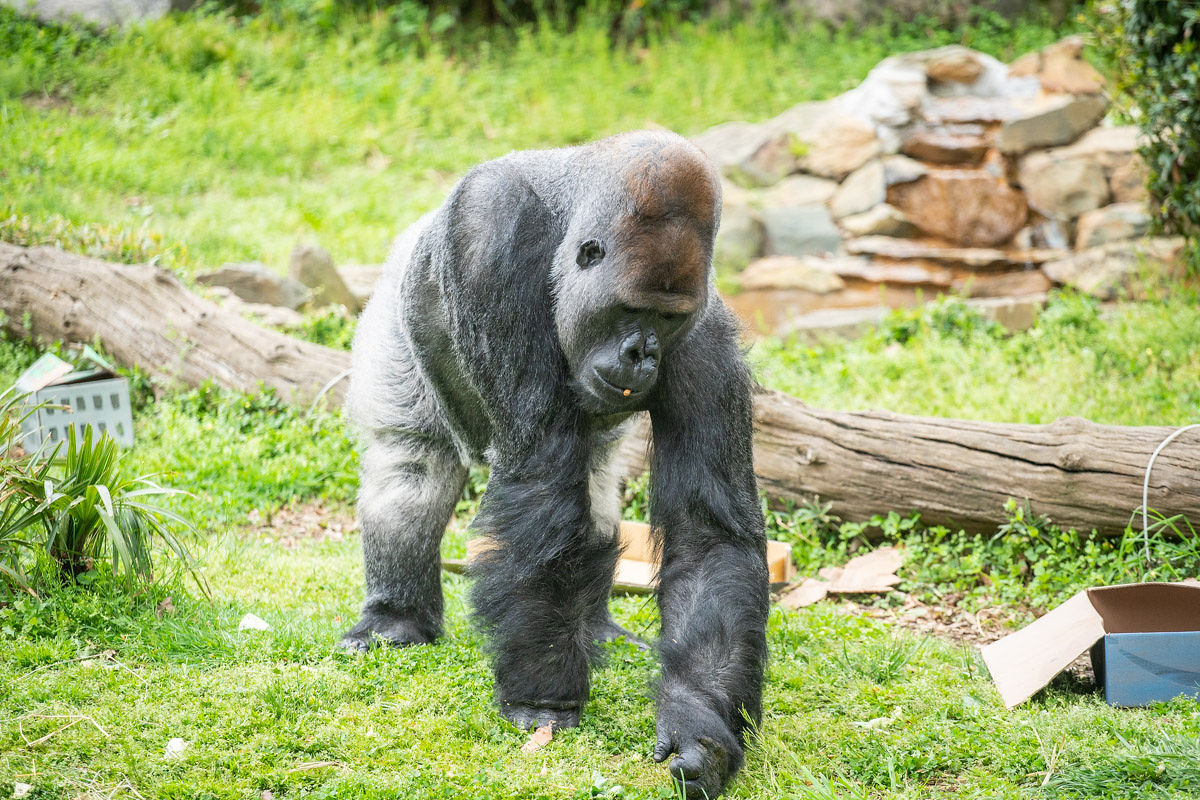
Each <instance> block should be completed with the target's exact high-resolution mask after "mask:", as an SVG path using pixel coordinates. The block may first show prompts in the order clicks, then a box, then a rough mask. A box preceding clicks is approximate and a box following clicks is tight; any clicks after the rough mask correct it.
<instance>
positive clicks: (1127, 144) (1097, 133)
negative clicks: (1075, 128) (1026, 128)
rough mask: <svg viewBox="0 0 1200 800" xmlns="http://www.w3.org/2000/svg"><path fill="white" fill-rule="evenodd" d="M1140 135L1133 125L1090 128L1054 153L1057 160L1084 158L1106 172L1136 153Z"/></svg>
mask: <svg viewBox="0 0 1200 800" xmlns="http://www.w3.org/2000/svg"><path fill="white" fill-rule="evenodd" d="M1139 137H1140V134H1139V133H1138V129H1137V128H1136V127H1134V126H1133V125H1115V126H1109V125H1102V126H1100V127H1098V128H1092V129H1091V130H1090V131H1088V132H1087V133H1085V134H1084V135H1083V136H1080V137H1079V140H1078V141H1076V142H1075V143H1074V144H1071V145H1068V146H1067V147H1060V148H1058V149H1056V150H1055V151H1054V154H1055V156H1056V157H1057V158H1060V159H1072V158H1086V159H1090V160H1092V161H1095V162H1097V163H1098V164H1100V166H1102V167H1104V169H1106V170H1110V169H1115V168H1117V167H1119V166H1121V165H1122V164H1125V163H1126V162H1127V161H1128V160H1129V158H1130V157H1131V156H1132V155H1133V154H1134V153H1135V152H1136V151H1137V148H1138V139H1139Z"/></svg>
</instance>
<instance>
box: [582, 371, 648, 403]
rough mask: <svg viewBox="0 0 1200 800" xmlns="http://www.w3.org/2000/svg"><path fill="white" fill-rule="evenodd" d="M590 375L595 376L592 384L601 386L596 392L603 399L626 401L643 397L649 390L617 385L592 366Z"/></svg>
mask: <svg viewBox="0 0 1200 800" xmlns="http://www.w3.org/2000/svg"><path fill="white" fill-rule="evenodd" d="M592 377H593V378H595V380H594V381H593V385H595V386H598V387H600V388H601V391H600V392H597V394H599V395H600V396H601V399H604V400H617V401H626V402H628V401H632V400H637V399H638V398H640V397H644V396H645V394H646V392H648V391H649V389H648V388H647V389H640V390H639V389H632V388H630V387H626V386H617V385H616V384H615V383H613V382H612V381H609V380H606V379H605V378H604V376H603V375H601V374H600V372H599V370H597V369H595V368H594V367H593V368H592Z"/></svg>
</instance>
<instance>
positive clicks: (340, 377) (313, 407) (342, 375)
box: [305, 369, 1157, 455]
mask: <svg viewBox="0 0 1200 800" xmlns="http://www.w3.org/2000/svg"><path fill="white" fill-rule="evenodd" d="M349 374H350V370H349V369H345V370H342V371H341V372H339V373H338V374H337V375H334V376H333V378H332V379H330V381H329V383H327V384H325V385H324V386H322V387H321V391H319V392H317V396H316V397H314V398H313V401H312V405H311V406H309V407H308V413H307V414H305V416H307V417H311V416H312V413H313V412H314V411H316V410H317V403H319V402H321V398H322V397H324V396H325V393H326V392H328V391H329V390H330V389H332V388H333V387H334V386H336V385H337V383H338V381H340V380H343V379H344V378H345V377H346V376H347V375H349ZM1155 455H1157V453H1156V454H1155Z"/></svg>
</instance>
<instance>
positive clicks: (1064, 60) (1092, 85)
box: [1040, 53, 1104, 94]
mask: <svg viewBox="0 0 1200 800" xmlns="http://www.w3.org/2000/svg"><path fill="white" fill-rule="evenodd" d="M1040 79H1041V83H1042V89H1043V90H1045V91H1047V92H1065V93H1067V94H1096V93H1097V92H1100V91H1101V90H1103V89H1104V78H1102V77H1100V73H1099V72H1097V71H1096V68H1095V67H1093V66H1092V65H1091V64H1089V63H1088V62H1086V61H1084V60H1083V59H1082V58H1080V57H1078V56H1074V57H1072V56H1069V55H1065V54H1057V55H1051V54H1049V53H1046V54H1043V56H1042V71H1041V75H1040Z"/></svg>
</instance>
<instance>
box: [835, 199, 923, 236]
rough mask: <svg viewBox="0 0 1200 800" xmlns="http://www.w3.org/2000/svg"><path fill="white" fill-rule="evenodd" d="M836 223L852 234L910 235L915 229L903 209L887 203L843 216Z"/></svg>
mask: <svg viewBox="0 0 1200 800" xmlns="http://www.w3.org/2000/svg"><path fill="white" fill-rule="evenodd" d="M838 224H840V225H841V226H842V227H843V228H845V229H846V231H847V232H848V233H849V234H850V235H852V236H912V235H913V234H914V233H915V232H916V230H917V228H916V226H915V225H913V224H912V221H911V220H910V219H909V218H908V217H907V216H905V214H904V212H903V211H901V210H900V209H898V208H896V207H895V206H893V205H889V204H887V203H880V204H879V205H877V206H875V207H874V208H872V209H871V210H870V211H864V212H863V213H861V214H854V215H853V216H849V217H843V218H842V219H840V220H838Z"/></svg>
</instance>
